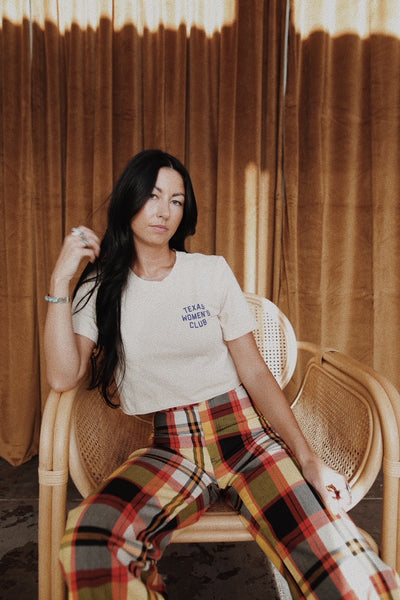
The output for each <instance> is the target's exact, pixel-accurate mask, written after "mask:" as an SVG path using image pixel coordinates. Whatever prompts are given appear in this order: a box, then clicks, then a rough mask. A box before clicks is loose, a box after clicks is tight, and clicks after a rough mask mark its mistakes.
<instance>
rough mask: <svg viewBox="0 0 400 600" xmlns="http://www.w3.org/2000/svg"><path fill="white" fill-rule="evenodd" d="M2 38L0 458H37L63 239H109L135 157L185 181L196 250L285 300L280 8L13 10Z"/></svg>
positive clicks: (277, 0) (7, 3) (60, 2)
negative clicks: (120, 178) (113, 197)
mask: <svg viewBox="0 0 400 600" xmlns="http://www.w3.org/2000/svg"><path fill="white" fill-rule="evenodd" d="M1 10H2V13H1V18H2V21H1V30H0V47H1V55H0V77H1V85H2V92H3V93H2V96H1V99H0V127H1V132H0V135H1V158H2V162H1V170H0V172H1V181H0V194H1V211H2V212H1V217H2V221H1V222H2V226H1V228H2V237H1V239H2V242H1V265H2V276H1V305H0V319H1V325H0V326H1V363H0V384H1V419H0V454H1V456H3V457H4V458H5V459H7V460H8V461H9V462H11V463H12V464H15V465H17V464H20V463H21V462H23V461H25V460H28V459H29V458H30V457H31V456H33V455H34V454H35V453H36V452H37V448H38V429H39V424H40V415H41V405H42V403H43V401H44V399H45V397H46V395H47V392H48V387H47V384H46V381H45V374H44V373H45V366H44V362H43V356H42V350H41V339H42V331H43V323H44V318H45V311H46V306H45V302H44V299H43V298H44V295H45V294H46V293H47V285H48V281H49V276H50V273H51V270H52V267H53V265H54V262H55V260H56V257H57V254H58V251H59V249H60V246H61V243H62V239H63V236H64V234H65V233H66V232H67V231H69V229H70V228H71V227H72V226H74V225H78V224H80V223H82V224H86V225H88V226H90V227H94V228H95V229H96V230H97V231H98V232H99V233H100V234H101V233H102V231H103V229H104V225H105V217H106V215H105V208H104V202H105V200H106V198H107V196H108V194H109V192H110V191H111V188H112V185H113V183H114V181H115V179H116V177H117V175H118V174H119V172H120V171H121V169H122V168H123V166H124V165H125V164H126V162H127V161H128V159H129V158H130V157H131V156H132V155H133V154H134V153H136V152H138V151H140V150H142V149H143V148H149V147H161V148H163V149H165V150H167V151H169V152H171V153H173V154H175V155H177V156H178V157H179V158H180V159H181V160H182V161H184V162H185V163H186V165H187V166H188V167H189V169H190V171H191V174H192V177H193V182H194V186H195V190H196V191H197V199H198V203H199V211H200V222H199V227H198V231H197V233H196V236H195V237H194V238H193V239H192V241H191V243H190V249H191V250H192V251H202V252H206V253H214V252H217V253H220V254H223V255H224V256H225V257H226V258H227V260H228V262H229V263H230V264H231V266H232V268H233V269H234V271H235V273H236V275H237V277H238V279H239V281H240V283H241V284H242V285H243V287H244V288H245V289H246V290H248V291H257V292H259V293H262V294H265V295H267V296H270V297H272V296H273V295H274V290H278V289H279V285H278V284H279V269H277V268H276V266H277V265H279V264H280V263H281V260H280V251H281V223H282V210H283V197H282V193H281V182H282V172H281V159H282V142H281V140H282V123H283V118H282V117H283V89H284V74H285V68H284V61H285V25H286V10H287V7H286V2H282V1H281V0H271V1H267V0H251V1H250V2H248V1H247V0H221V1H220V2H214V0H190V1H189V2H188V1H185V0H175V1H174V0H135V1H134V2H133V1H132V0H114V1H113V0H82V2H70V1H69V0H30V1H29V0H3V2H2V4H1Z"/></svg>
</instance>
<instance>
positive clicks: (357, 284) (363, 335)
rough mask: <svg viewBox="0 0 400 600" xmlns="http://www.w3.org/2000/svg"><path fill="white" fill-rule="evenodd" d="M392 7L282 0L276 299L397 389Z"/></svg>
mask: <svg viewBox="0 0 400 600" xmlns="http://www.w3.org/2000/svg"><path fill="white" fill-rule="evenodd" d="M399 73H400V3H399V2H397V1H396V0H381V1H379V2H370V1H368V0H352V2H348V1H347V0H319V1H318V2H310V1H308V0H291V18H290V30H289V57H288V73H287V93H286V104H285V148H284V171H285V186H286V194H287V198H286V200H287V201H286V203H285V218H284V250H283V260H282V263H281V290H280V297H279V302H280V304H281V306H282V307H285V309H286V312H287V313H288V314H289V316H290V319H291V321H292V323H293V324H294V326H295V330H296V333H297V337H298V338H300V339H306V340H311V341H314V342H317V343H322V344H324V345H328V346H329V347H334V348H337V349H339V350H342V351H345V352H347V353H349V354H351V355H352V356H354V357H355V358H358V359H359V360H361V361H364V362H366V363H368V364H369V365H371V366H373V367H375V368H376V369H377V370H378V371H379V372H381V373H382V374H384V375H386V376H387V377H389V378H390V379H391V380H392V382H393V383H394V384H395V385H396V386H397V387H400V342H399V330H400V327H399V326H400V277H399V274H400V171H399V166H400V77H399Z"/></svg>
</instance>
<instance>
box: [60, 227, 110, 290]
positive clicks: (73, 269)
mask: <svg viewBox="0 0 400 600" xmlns="http://www.w3.org/2000/svg"><path fill="white" fill-rule="evenodd" d="M99 253H100V240H99V238H98V237H97V235H96V234H95V233H94V231H92V230H91V229H89V228H88V227H85V226H83V225H80V226H79V227H74V228H73V229H72V231H71V233H70V234H69V235H67V236H66V237H65V239H64V243H63V246H62V248H61V252H60V254H59V256H58V259H57V262H56V265H55V267H54V270H53V274H52V278H53V280H55V281H60V280H64V281H71V279H73V278H74V276H75V275H76V273H77V271H78V269H79V265H80V263H81V261H82V260H83V259H86V260H88V261H90V262H91V263H93V262H94V261H95V260H96V258H97V257H98V256H99Z"/></svg>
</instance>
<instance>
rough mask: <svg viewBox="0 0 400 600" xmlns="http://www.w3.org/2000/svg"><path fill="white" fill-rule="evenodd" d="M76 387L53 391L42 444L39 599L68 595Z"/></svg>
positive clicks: (49, 398) (43, 427) (57, 599)
mask: <svg viewBox="0 0 400 600" xmlns="http://www.w3.org/2000/svg"><path fill="white" fill-rule="evenodd" d="M75 394H76V389H73V390H69V391H68V392H63V393H57V392H54V391H53V390H52V391H51V392H50V394H49V396H48V398H47V401H46V405H45V409H44V412H43V418H42V426H41V431H40V443H39V470H38V474H39V531H38V540H39V598H40V600H45V599H46V600H47V599H49V600H59V599H61V598H63V597H64V583H63V579H62V575H61V569H60V567H59V563H58V549H59V546H60V542H61V537H62V535H63V533H64V528H65V521H66V513H67V484H68V446H69V432H70V422H71V413H72V407H73V402H74V398H75Z"/></svg>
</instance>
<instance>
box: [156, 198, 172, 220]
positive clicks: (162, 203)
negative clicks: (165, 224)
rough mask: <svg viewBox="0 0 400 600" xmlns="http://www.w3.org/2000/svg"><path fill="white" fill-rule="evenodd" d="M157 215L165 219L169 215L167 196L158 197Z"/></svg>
mask: <svg viewBox="0 0 400 600" xmlns="http://www.w3.org/2000/svg"><path fill="white" fill-rule="evenodd" d="M157 216H158V217H164V218H165V219H167V218H168V217H169V201H168V198H160V199H159V202H158V205H157Z"/></svg>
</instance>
